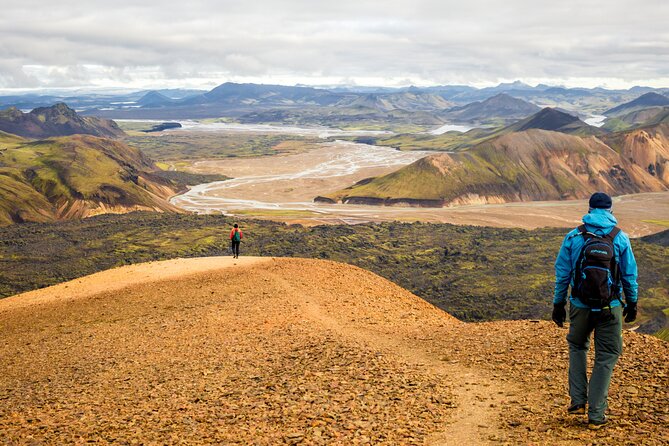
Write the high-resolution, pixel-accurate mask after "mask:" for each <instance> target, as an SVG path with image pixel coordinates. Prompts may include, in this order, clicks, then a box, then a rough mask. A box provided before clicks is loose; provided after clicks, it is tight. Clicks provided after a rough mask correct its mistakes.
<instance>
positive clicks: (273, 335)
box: [0, 257, 669, 445]
mask: <svg viewBox="0 0 669 446" xmlns="http://www.w3.org/2000/svg"><path fill="white" fill-rule="evenodd" d="M564 335H565V331H564V330H563V329H562V330H561V329H558V328H555V327H554V325H552V324H551V323H548V322H533V321H515V322H494V323H481V324H465V323H461V322H459V321H457V320H456V319H454V318H452V317H451V316H449V315H448V314H447V313H444V312H443V311H441V310H439V309H437V308H435V307H433V306H431V305H430V304H428V303H426V302H425V301H423V300H421V299H419V298H417V297H416V296H414V295H413V294H411V293H409V292H407V291H406V290H403V289H402V288H400V287H398V286H396V285H394V284H392V283H390V282H388V281H386V280H384V279H382V278H380V277H378V276H376V275H374V274H372V273H370V272H367V271H364V270H362V269H359V268H356V267H351V266H348V265H343V264H339V263H334V262H327V261H316V260H303V259H283V258H248V257H247V258H244V257H243V258H241V259H239V260H233V259H231V258H229V257H228V258H221V257H210V258H196V259H187V260H186V259H176V260H171V261H166V262H153V263H147V264H139V265H131V266H126V267H122V268H118V269H113V270H108V271H104V272H101V273H97V274H94V275H92V276H87V277H84V278H81V279H77V280H74V281H71V282H67V283H62V284H59V285H56V286H53V287H50V288H45V289H42V290H37V291H32V292H29V293H25V294H22V295H17V296H13V297H10V298H7V299H4V300H2V301H0V338H1V339H3V342H2V343H1V344H0V370H1V371H2V373H0V401H2V403H3V404H1V405H0V436H1V437H3V438H4V439H5V441H7V442H8V443H9V444H12V443H14V442H16V443H27V442H31V441H32V442H40V441H41V442H46V443H64V442H67V443H70V442H84V441H102V442H112V441H114V442H120V443H126V442H127V443H133V442H135V441H139V442H144V443H152V442H157V443H161V444H165V443H179V442H184V441H185V442H188V443H210V442H222V443H225V444H250V443H253V444H314V445H316V444H342V445H343V444H346V445H350V444H434V445H438V444H456V445H464V444H529V443H531V444H574V445H576V444H583V443H586V444H591V443H597V444H601V443H604V444H649V445H654V444H657V445H659V444H666V443H667V442H669V428H668V427H667V426H669V397H668V393H667V388H668V386H669V361H668V360H667V358H668V357H669V344H667V343H664V342H662V341H660V340H658V339H655V338H651V337H648V336H643V335H637V334H634V333H629V332H626V333H625V344H626V346H625V354H624V356H623V357H622V358H621V362H620V364H619V365H618V367H617V368H616V373H615V376H614V381H613V386H612V389H611V399H610V406H611V407H610V410H611V416H612V419H613V423H612V426H610V427H609V428H608V429H606V430H603V431H599V432H591V431H588V430H587V429H586V428H585V425H584V420H582V419H577V418H567V416H566V415H565V408H566V406H567V403H568V401H567V398H566V371H565V364H566V360H567V359H566V358H567V355H566V345H565V344H566V343H565V341H564Z"/></svg>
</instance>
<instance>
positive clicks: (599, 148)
mask: <svg viewBox="0 0 669 446" xmlns="http://www.w3.org/2000/svg"><path fill="white" fill-rule="evenodd" d="M589 128H590V126H587V124H584V123H582V121H580V120H579V119H578V118H576V117H573V116H570V115H567V114H565V113H561V112H558V111H555V110H551V109H544V110H542V111H541V112H539V113H538V114H537V115H534V116H533V117H530V118H528V119H526V120H523V121H520V122H518V123H517V124H514V125H512V126H510V127H507V128H506V129H505V130H504V131H502V132H499V133H498V134H500V136H495V137H492V138H490V139H487V140H485V141H483V142H480V143H478V144H477V145H475V146H474V147H473V148H471V149H469V150H465V151H462V152H458V153H449V154H445V153H444V154H437V155H432V156H429V157H427V158H423V159H421V160H419V161H416V162H415V163H413V164H411V165H409V166H406V167H404V168H402V169H400V170H398V171H396V172H393V173H391V174H388V175H385V176H383V177H378V178H374V179H370V180H365V181H363V182H360V183H358V184H355V185H353V186H351V187H349V188H347V189H344V190H342V191H339V192H335V193H333V194H330V195H327V196H326V197H320V198H319V199H320V200H325V201H334V202H343V203H351V204H381V205H395V204H408V205H415V206H437V207H439V206H449V205H457V204H482V203H505V202H511V201H534V200H563V199H575V198H587V197H588V196H589V195H590V194H592V193H593V192H595V191H606V192H608V193H610V194H613V195H618V194H625V193H634V192H642V191H644V192H651V191H662V190H667V188H668V187H669V139H667V135H668V130H669V128H668V126H667V125H666V124H662V125H658V126H655V127H651V128H646V129H643V130H635V131H630V132H622V133H617V134H613V135H602V136H601V139H600V138H597V137H593V136H588V137H582V136H576V135H573V134H568V133H562V132H561V131H564V130H568V131H569V132H573V133H576V134H583V133H588V132H589V131H590V129H589ZM555 130H560V131H555ZM465 135H466V134H465Z"/></svg>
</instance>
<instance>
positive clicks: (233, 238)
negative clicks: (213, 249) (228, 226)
mask: <svg viewBox="0 0 669 446" xmlns="http://www.w3.org/2000/svg"><path fill="white" fill-rule="evenodd" d="M242 237H244V234H242V230H241V229H239V225H238V224H237V223H235V226H234V228H232V231H230V243H231V245H232V258H233V259H238V258H239V244H240V243H241V241H242Z"/></svg>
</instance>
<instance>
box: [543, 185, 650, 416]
mask: <svg viewBox="0 0 669 446" xmlns="http://www.w3.org/2000/svg"><path fill="white" fill-rule="evenodd" d="M589 205H590V210H589V211H588V214H586V215H585V216H584V217H583V223H584V224H583V225H582V226H579V227H578V228H576V229H574V230H573V231H571V232H570V233H569V234H567V236H566V237H565V238H564V241H563V242H562V247H561V248H560V253H559V254H558V257H557V260H556V261H555V296H554V298H553V315H552V319H553V321H554V322H555V323H556V324H557V325H558V326H559V327H562V326H563V324H564V322H565V320H566V318H567V314H566V311H565V305H566V303H567V290H568V289H569V287H570V286H571V296H570V298H569V303H570V305H569V320H570V325H569V334H568V335H567V343H568V344H569V396H570V397H571V405H570V406H569V408H568V409H567V412H568V413H570V414H585V413H586V404H587V407H588V410H587V413H588V427H589V428H591V429H599V428H601V427H602V426H604V425H605V424H606V423H607V418H606V416H605V414H604V412H605V411H606V409H607V398H608V393H609V384H610V382H611V374H612V372H613V367H614V366H615V364H616V362H617V361H618V357H619V356H620V354H621V353H622V347H623V345H622V344H623V341H622V322H623V317H624V318H625V322H633V321H634V320H635V319H636V315H637V291H638V285H637V265H636V261H635V260H634V254H633V253H632V247H631V246H630V240H629V237H628V236H627V234H625V233H624V232H622V231H621V230H620V229H619V228H617V227H616V224H617V220H616V218H615V217H614V216H613V212H612V210H611V206H612V201H611V197H609V196H608V195H607V194H605V193H602V192H597V193H595V194H593V195H592V196H591V197H590V202H589ZM610 251H612V252H610ZM607 252H608V257H607ZM602 259H604V262H605V263H604V266H602V263H601V262H602ZM607 259H610V260H607ZM597 262H600V264H599V265H598V264H597ZM606 262H610V265H611V266H610V267H608V265H609V263H606ZM598 277H599V282H597V278H598ZM607 278H608V282H607ZM607 283H608V286H607ZM622 291H624V294H625V303H624V304H623V301H622V293H621V292H622ZM607 293H608V294H607ZM602 295H603V296H604V297H602ZM607 296H608V297H607ZM593 331H594V333H595V336H594V338H595V364H594V367H593V369H592V375H591V377H590V382H589V384H588V377H587V374H586V368H587V352H588V348H589V346H590V334H591V333H592V332H593Z"/></svg>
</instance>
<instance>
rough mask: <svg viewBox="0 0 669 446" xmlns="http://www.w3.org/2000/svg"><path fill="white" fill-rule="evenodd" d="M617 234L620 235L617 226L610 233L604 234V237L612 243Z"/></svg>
mask: <svg viewBox="0 0 669 446" xmlns="http://www.w3.org/2000/svg"><path fill="white" fill-rule="evenodd" d="M618 234H620V228H619V227H618V226H614V227H613V229H611V232H609V233H608V234H606V236H605V237H606V238H608V239H610V240H611V242H613V239H615V238H616V236H617V235H618Z"/></svg>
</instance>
